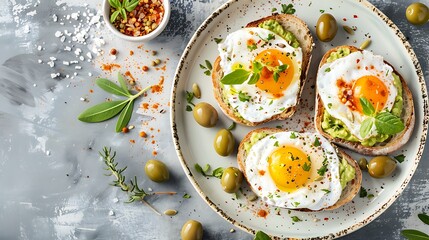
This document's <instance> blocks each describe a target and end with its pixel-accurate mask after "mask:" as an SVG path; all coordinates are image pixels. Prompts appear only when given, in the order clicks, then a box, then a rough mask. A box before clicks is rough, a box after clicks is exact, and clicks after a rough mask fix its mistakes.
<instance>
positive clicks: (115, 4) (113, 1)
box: [109, 0, 121, 9]
mask: <svg viewBox="0 0 429 240" xmlns="http://www.w3.org/2000/svg"><path fill="white" fill-rule="evenodd" d="M118 3H119V4H118ZM109 4H110V6H111V7H113V8H115V9H117V8H119V7H121V3H120V2H119V1H118V0H109Z"/></svg>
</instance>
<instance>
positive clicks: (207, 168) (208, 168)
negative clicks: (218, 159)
mask: <svg viewBox="0 0 429 240" xmlns="http://www.w3.org/2000/svg"><path fill="white" fill-rule="evenodd" d="M208 170H210V164H208V163H207V164H206V166H204V169H203V171H204V172H207V171H208Z"/></svg>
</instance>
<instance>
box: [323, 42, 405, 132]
mask: <svg viewBox="0 0 429 240" xmlns="http://www.w3.org/2000/svg"><path fill="white" fill-rule="evenodd" d="M392 73H393V69H392V67H391V66H389V65H388V64H386V63H385V62H384V60H383V57H381V56H378V55H374V54H373V53H371V52H369V51H365V50H364V51H362V52H360V51H358V52H353V53H351V54H350V55H348V56H345V57H342V58H339V59H337V60H335V61H333V62H331V63H325V64H324V65H323V66H322V67H320V69H319V71H318V73H317V89H318V92H319V95H320V97H321V99H322V101H323V105H324V108H325V109H326V111H328V113H329V114H330V115H331V116H333V117H334V118H336V119H339V120H341V121H342V122H343V123H344V124H345V125H346V126H347V128H348V129H349V130H350V132H351V134H353V135H354V136H355V137H357V138H358V139H360V140H364V139H367V138H369V137H371V136H374V135H376V134H377V131H376V128H375V126H373V127H372V129H371V131H370V133H369V134H368V135H367V136H366V137H362V136H361V135H360V132H359V130H360V127H361V125H362V122H363V121H364V120H365V119H366V118H367V117H368V116H366V115H365V114H364V113H363V108H362V105H361V103H360V98H366V99H367V100H369V102H370V103H371V104H372V105H373V107H374V109H375V110H376V112H381V111H389V112H390V111H391V110H392V107H393V105H394V103H395V98H396V95H397V94H398V93H397V89H396V88H395V86H394V77H393V75H392Z"/></svg>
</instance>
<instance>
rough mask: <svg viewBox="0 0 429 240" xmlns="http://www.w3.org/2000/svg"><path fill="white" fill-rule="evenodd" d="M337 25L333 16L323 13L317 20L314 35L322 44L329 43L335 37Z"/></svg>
mask: <svg viewBox="0 0 429 240" xmlns="http://www.w3.org/2000/svg"><path fill="white" fill-rule="evenodd" d="M337 30H338V25H337V20H336V19H335V17H334V16H332V15H331V14H329V13H324V14H322V15H321V16H320V17H319V20H317V25H316V35H317V37H318V38H319V40H320V41H322V42H329V41H331V40H332V39H334V37H335V35H337Z"/></svg>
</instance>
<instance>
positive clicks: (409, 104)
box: [314, 45, 415, 156]
mask: <svg viewBox="0 0 429 240" xmlns="http://www.w3.org/2000/svg"><path fill="white" fill-rule="evenodd" d="M340 48H348V49H350V51H351V52H356V51H362V49H359V48H356V47H353V46H347V45H344V46H338V47H335V48H333V49H331V50H329V51H328V52H326V53H325V55H324V56H323V58H322V60H321V61H320V64H319V68H320V67H322V65H323V64H325V63H326V61H327V59H328V57H329V55H330V54H331V53H332V52H335V51H337V50H338V49H340ZM384 62H385V63H386V64H388V65H390V66H391V67H392V68H393V72H394V73H395V74H396V75H398V76H399V78H400V79H401V83H402V90H403V91H402V98H403V101H404V102H403V103H404V105H403V110H402V115H401V119H402V120H403V122H404V125H405V129H404V130H403V131H402V132H400V133H398V134H396V135H394V136H393V137H392V138H390V139H388V140H387V142H383V143H377V144H376V145H374V146H372V147H367V146H363V145H362V144H361V143H360V142H351V141H347V140H344V139H341V138H335V137H332V136H331V135H329V134H328V133H326V132H325V131H323V129H322V120H323V114H324V111H325V108H324V106H323V102H322V99H321V97H320V95H319V92H318V90H317V88H316V104H315V118H314V123H315V124H314V125H315V128H316V130H317V132H319V133H320V134H322V135H323V136H324V137H325V138H327V139H328V140H329V141H331V142H334V143H336V144H338V145H341V146H343V147H346V148H348V149H351V150H353V151H355V152H358V153H360V154H364V155H371V156H375V155H387V154H389V153H392V152H394V151H396V150H398V149H399V148H401V147H402V146H404V145H405V144H406V143H407V142H408V140H409V139H410V137H411V134H412V132H413V129H414V122H415V115H414V102H413V96H412V94H411V91H410V89H409V88H408V85H407V83H406V82H405V80H404V78H403V77H402V76H401V75H400V74H399V73H398V72H397V71H396V70H395V68H394V67H393V66H392V65H391V64H390V63H388V62H386V61H384ZM316 79H317V78H316Z"/></svg>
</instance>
